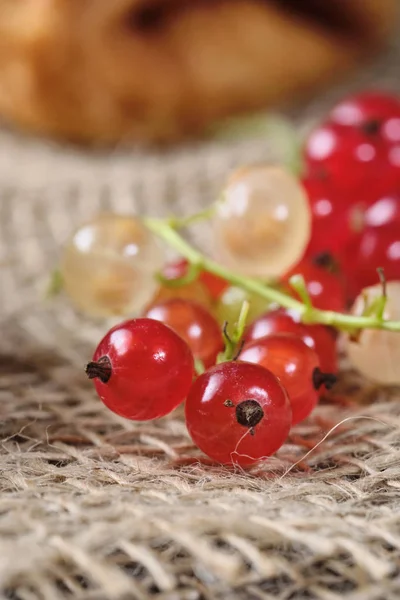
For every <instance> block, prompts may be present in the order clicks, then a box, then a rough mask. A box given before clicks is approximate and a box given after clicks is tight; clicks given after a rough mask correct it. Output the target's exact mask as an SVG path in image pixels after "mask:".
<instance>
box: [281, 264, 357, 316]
mask: <svg viewBox="0 0 400 600" xmlns="http://www.w3.org/2000/svg"><path fill="white" fill-rule="evenodd" d="M323 258H325V256H321V262H322V259H323ZM316 260H318V257H317V258H316ZM293 275H302V276H303V278H304V281H305V284H306V287H307V291H308V293H309V296H310V298H311V303H312V305H313V306H315V308H319V309H321V310H333V311H336V312H343V311H344V309H345V307H346V298H345V292H344V287H343V285H342V282H341V280H340V279H339V277H338V276H337V275H335V274H334V273H332V272H330V271H329V270H328V268H324V267H322V266H319V265H318V264H315V263H314V262H313V261H311V260H310V259H307V258H306V259H303V260H302V261H301V262H300V263H299V264H298V265H296V266H295V267H293V269H291V270H290V271H289V272H288V273H287V274H286V275H285V277H284V278H283V282H284V283H286V284H287V285H289V279H290V277H292V276H293ZM293 294H294V295H296V292H293Z"/></svg>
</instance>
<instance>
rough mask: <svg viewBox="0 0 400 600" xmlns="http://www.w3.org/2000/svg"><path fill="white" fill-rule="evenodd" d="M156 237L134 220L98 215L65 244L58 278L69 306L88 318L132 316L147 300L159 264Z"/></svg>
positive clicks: (160, 262) (117, 216)
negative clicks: (74, 307)
mask: <svg viewBox="0 0 400 600" xmlns="http://www.w3.org/2000/svg"><path fill="white" fill-rule="evenodd" d="M163 260H164V257H163V253H162V250H161V248H160V247H159V245H158V242H157V240H156V238H155V237H154V236H153V234H152V233H150V232H149V231H148V230H147V228H146V227H145V226H144V225H143V224H142V222H141V221H140V219H138V218H136V217H126V216H119V215H113V214H104V215H100V216H99V217H97V218H96V219H94V220H93V221H91V222H90V223H87V224H86V225H84V226H83V227H81V228H80V229H79V230H78V231H77V232H76V233H75V234H74V235H73V237H72V238H71V240H70V241H69V242H68V244H67V245H66V247H65V249H64V252H63V256H62V258H61V265H60V269H61V275H62V278H63V284H64V288H65V290H66V292H67V293H68V294H69V296H70V298H71V300H72V301H73V303H74V304H75V305H76V306H77V308H79V309H80V310H83V311H85V312H87V313H89V314H91V315H93V316H96V315H97V316H111V315H126V314H129V315H130V314H135V313H138V312H140V311H141V310H143V308H144V306H145V305H146V304H147V303H148V302H149V301H150V300H151V299H152V297H153V295H154V293H155V291H156V289H157V281H156V279H155V277H154V275H155V273H156V272H157V271H159V270H160V269H161V267H162V265H163Z"/></svg>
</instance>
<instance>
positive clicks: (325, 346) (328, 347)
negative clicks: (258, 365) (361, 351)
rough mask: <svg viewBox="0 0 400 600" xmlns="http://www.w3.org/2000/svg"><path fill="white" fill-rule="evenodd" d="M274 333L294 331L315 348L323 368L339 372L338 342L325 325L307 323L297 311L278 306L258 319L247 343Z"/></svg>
mask: <svg viewBox="0 0 400 600" xmlns="http://www.w3.org/2000/svg"><path fill="white" fill-rule="evenodd" d="M273 333H292V334H294V335H296V336H298V337H300V338H301V339H302V340H303V342H305V343H306V344H307V346H309V347H310V348H312V349H313V350H315V352H316V353H317V355H318V358H319V362H320V367H321V370H322V371H324V372H325V373H336V372H337V357H336V342H335V338H334V335H333V333H332V332H331V331H330V329H328V328H326V327H324V326H323V325H305V324H304V323H301V322H300V321H299V317H298V315H297V314H296V313H294V312H291V311H287V310H284V309H282V308H278V309H276V310H271V311H270V312H267V313H265V314H264V315H262V316H261V317H259V318H258V319H256V320H255V321H254V322H253V323H252V324H251V325H250V327H249V328H248V329H247V331H246V336H245V340H246V343H248V342H250V341H252V340H258V339H260V338H263V337H265V336H267V335H271V334H273Z"/></svg>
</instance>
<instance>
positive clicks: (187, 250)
mask: <svg viewBox="0 0 400 600" xmlns="http://www.w3.org/2000/svg"><path fill="white" fill-rule="evenodd" d="M144 223H145V225H146V226H147V227H148V228H149V229H150V230H151V231H152V232H153V233H154V234H155V235H157V236H158V237H160V238H161V239H163V240H164V241H165V242H166V243H167V244H168V245H169V246H171V247H172V248H174V250H176V251H177V252H178V253H179V254H180V255H181V256H183V257H185V258H186V259H187V260H188V261H189V262H190V263H192V264H194V265H196V266H197V267H198V268H201V269H204V270H205V271H208V272H210V273H213V274H214V275H219V276H220V277H222V278H223V279H226V280H227V281H229V282H230V283H231V284H233V285H236V286H238V287H241V288H242V289H244V290H246V291H248V292H250V293H254V294H258V295H259V296H261V297H262V298H265V300H268V301H269V302H274V303H276V304H279V305H280V306H282V307H284V308H287V309H289V310H294V311H296V312H297V313H298V314H299V316H300V317H301V318H302V320H303V321H304V322H305V323H311V324H314V323H320V324H322V325H330V326H332V327H336V328H337V329H344V330H350V331H351V330H353V329H367V328H368V329H385V330H387V331H400V321H384V320H381V319H380V318H379V316H376V315H370V316H360V317H358V316H355V315H349V314H342V313H336V312H333V311H328V310H319V309H316V308H314V307H311V309H310V308H309V307H307V306H306V305H305V304H303V303H302V302H299V300H296V299H295V298H293V297H292V296H289V295H288V294H285V293H283V292H280V291H278V290H275V289H273V288H271V287H269V286H267V285H265V284H264V283H262V282H260V281H258V280H257V279H252V278H251V277H246V276H244V275H239V274H238V273H235V272H233V271H230V270H229V269H227V268H225V267H223V266H222V265H219V264H218V263H216V262H214V261H213V260H211V259H210V258H208V257H206V256H204V255H203V254H202V253H201V252H199V251H198V250H196V249H195V248H193V246H191V245H190V244H189V243H188V242H187V241H186V240H184V239H183V238H182V236H181V235H180V234H179V233H178V232H177V231H176V230H175V229H174V227H172V226H171V224H170V223H169V222H166V221H163V220H161V219H152V218H147V219H144Z"/></svg>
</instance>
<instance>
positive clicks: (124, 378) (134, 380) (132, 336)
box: [86, 319, 194, 421]
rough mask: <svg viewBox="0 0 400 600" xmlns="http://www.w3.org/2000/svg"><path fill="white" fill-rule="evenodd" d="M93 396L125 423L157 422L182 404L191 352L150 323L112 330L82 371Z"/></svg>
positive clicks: (160, 326)
mask: <svg viewBox="0 0 400 600" xmlns="http://www.w3.org/2000/svg"><path fill="white" fill-rule="evenodd" d="M86 372H87V375H88V377H89V378H90V379H94V380H95V382H94V384H95V387H96V391H97V393H98V395H99V396H100V398H101V400H102V401H103V402H104V404H105V405H106V406H107V407H108V408H109V409H110V410H112V411H113V412H115V413H117V414H118V415H120V416H122V417H125V418H127V419H133V420H136V421H147V420H150V419H157V418H158V417H162V416H164V415H166V414H168V413H170V412H171V411H172V410H174V408H176V407H177V406H178V405H179V404H181V403H182V402H183V401H184V400H185V398H186V396H187V394H188V392H189V389H190V386H191V384H192V380H193V375H194V366H193V356H192V353H191V351H190V348H189V347H188V345H187V344H186V342H185V341H184V340H182V339H181V338H180V337H179V336H178V335H177V334H176V333H175V332H174V331H172V329H170V328H169V327H166V326H165V325H163V323H159V322H158V321H154V320H152V319H132V320H130V321H125V322H124V323H121V324H120V325H117V326H116V327H113V328H112V329H111V330H110V331H109V332H108V333H107V334H106V335H105V337H104V338H103V339H102V341H101V342H100V344H99V345H98V347H97V349H96V352H95V353H94V356H93V361H92V362H90V363H89V364H88V365H87V367H86Z"/></svg>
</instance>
